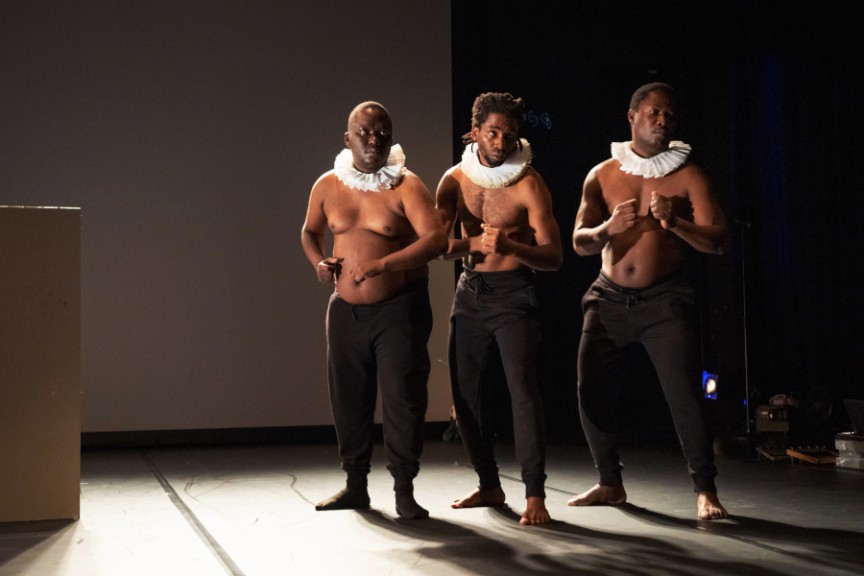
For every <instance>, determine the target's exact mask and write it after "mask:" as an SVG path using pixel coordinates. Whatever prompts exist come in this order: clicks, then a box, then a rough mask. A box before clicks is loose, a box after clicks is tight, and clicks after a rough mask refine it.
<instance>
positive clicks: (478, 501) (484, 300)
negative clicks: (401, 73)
mask: <svg viewBox="0 0 864 576" xmlns="http://www.w3.org/2000/svg"><path fill="white" fill-rule="evenodd" d="M521 111H522V101H521V100H520V99H514V98H513V97H512V96H511V95H510V94H501V93H486V94H481V95H480V96H479V97H478V98H477V99H476V100H475V101H474V107H473V110H472V118H471V132H469V133H468V134H466V135H465V137H464V138H463V139H464V141H465V143H466V144H467V146H466V148H465V152H464V153H463V155H462V162H461V163H459V164H457V165H456V166H454V167H453V168H451V169H450V170H448V171H447V173H445V174H444V177H443V178H442V179H441V183H440V184H439V185H438V192H437V203H438V210H439V212H440V213H441V215H442V217H443V219H444V224H445V226H446V227H447V230H450V228H451V227H452V226H453V225H454V222H455V220H456V218H458V219H459V221H460V222H461V231H462V234H461V236H462V237H461V238H460V239H451V240H450V244H449V246H448V250H447V254H446V257H450V258H457V257H462V258H463V263H464V270H463V273H462V275H461V277H460V278H459V283H458V285H457V287H456V294H455V297H454V300H453V309H452V312H451V316H450V376H451V382H452V388H453V403H454V406H455V408H456V418H457V422H458V424H459V431H460V432H461V435H462V440H463V442H464V444H465V448H466V450H467V452H468V455H469V458H470V460H471V464H472V465H473V466H474V469H475V471H476V472H477V475H478V476H479V479H480V483H479V487H478V488H477V489H476V490H474V491H473V492H471V493H469V494H467V495H466V496H464V497H462V498H459V499H458V500H455V501H454V502H453V504H452V507H453V508H474V507H480V506H503V505H504V500H505V496H504V491H503V490H502V488H501V480H500V478H499V476H498V466H497V464H496V462H495V457H494V454H493V438H491V435H490V432H489V430H488V429H487V428H486V426H484V417H485V416H486V415H485V414H483V407H482V400H481V398H482V396H483V391H482V390H481V383H482V381H483V368H484V366H485V365H486V359H487V358H488V355H489V354H490V352H491V350H492V349H493V344H496V343H497V345H498V349H499V350H500V352H501V360H502V362H503V366H504V373H505V376H506V379H507V386H508V388H509V390H510V396H511V398H512V405H513V430H514V436H515V441H516V458H517V460H518V461H519V464H520V466H521V468H522V480H523V482H524V483H525V494H526V497H527V506H526V509H525V513H524V514H523V515H522V518H521V520H520V523H521V524H545V523H547V522H549V521H550V518H549V512H548V511H547V510H546V504H545V498H546V493H545V488H544V485H545V481H546V472H545V459H546V454H545V452H546V445H545V424H544V419H543V407H542V403H541V398H540V393H539V390H538V386H537V376H536V361H537V352H538V345H539V342H540V325H539V320H538V317H537V300H536V295H535V292H534V284H535V278H534V270H557V269H558V268H559V267H560V266H561V262H562V258H563V256H562V250H561V238H560V236H559V230H558V224H557V223H556V222H555V218H554V216H553V214H552V198H551V195H550V194H549V190H548V188H547V187H546V184H545V183H544V182H543V179H542V178H541V177H540V174H538V173H537V172H536V171H535V170H534V169H533V168H531V166H530V162H531V147H530V145H529V144H528V141H527V140H524V139H522V140H520V139H519V128H520V120H521Z"/></svg>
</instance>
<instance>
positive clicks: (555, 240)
mask: <svg viewBox="0 0 864 576" xmlns="http://www.w3.org/2000/svg"><path fill="white" fill-rule="evenodd" d="M526 208H527V209H528V224H529V226H531V228H532V229H533V231H534V239H535V241H536V242H537V244H538V245H546V244H560V243H561V236H560V232H559V228H558V222H557V221H556V220H555V215H554V213H553V210H552V194H551V193H550V192H549V188H548V187H547V186H546V183H545V182H544V181H543V178H542V177H541V176H540V175H539V174H537V173H536V172H535V173H534V174H533V178H532V179H531V184H530V188H529V190H528V194H527V196H526Z"/></svg>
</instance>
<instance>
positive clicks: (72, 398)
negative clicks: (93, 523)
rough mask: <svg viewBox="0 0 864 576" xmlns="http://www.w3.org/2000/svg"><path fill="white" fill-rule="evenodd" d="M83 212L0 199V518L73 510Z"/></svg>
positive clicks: (68, 514)
mask: <svg viewBox="0 0 864 576" xmlns="http://www.w3.org/2000/svg"><path fill="white" fill-rule="evenodd" d="M80 246H81V212H80V210H78V209H77V208H72V209H69V208H26V207H0V522H10V521H25V520H49V519H67V518H78V517H79V511H80V508H79V493H80V472H81V451H80V434H81V416H80V413H81V384H80V382H81V376H80V374H81V313H80V309H81V281H80V267H81V265H80V262H81V248H80Z"/></svg>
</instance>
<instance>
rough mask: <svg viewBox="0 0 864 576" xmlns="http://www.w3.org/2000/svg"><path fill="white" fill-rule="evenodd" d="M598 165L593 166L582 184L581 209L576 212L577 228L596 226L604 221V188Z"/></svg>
mask: <svg viewBox="0 0 864 576" xmlns="http://www.w3.org/2000/svg"><path fill="white" fill-rule="evenodd" d="M598 173H599V169H598V167H595V168H593V169H592V170H591V171H590V172H589V173H588V176H586V177H585V182H584V184H583V185H582V199H581V200H580V201H579V210H578V211H577V212H576V230H579V229H580V228H594V227H595V226H599V225H600V224H602V223H603V220H604V218H603V211H604V208H605V202H604V201H603V188H602V186H600V177H599V175H598Z"/></svg>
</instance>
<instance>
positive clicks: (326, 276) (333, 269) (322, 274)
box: [316, 256, 344, 284]
mask: <svg viewBox="0 0 864 576" xmlns="http://www.w3.org/2000/svg"><path fill="white" fill-rule="evenodd" d="M342 260H344V258H337V257H336V256H331V257H329V258H325V259H324V260H321V262H319V263H318V266H317V267H316V271H317V272H318V281H319V282H321V283H322V284H328V283H330V282H334V281H335V280H338V279H339V273H340V272H341V271H342Z"/></svg>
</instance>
